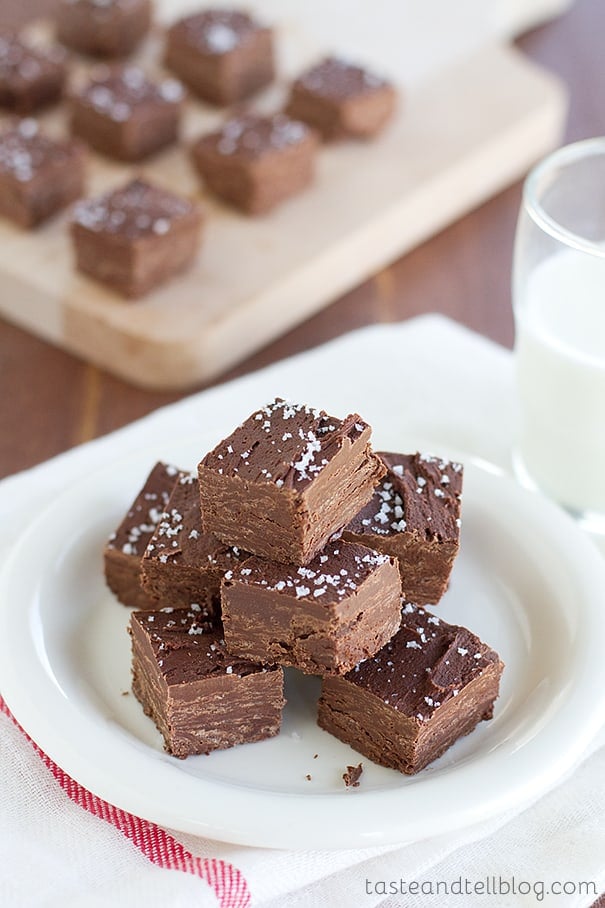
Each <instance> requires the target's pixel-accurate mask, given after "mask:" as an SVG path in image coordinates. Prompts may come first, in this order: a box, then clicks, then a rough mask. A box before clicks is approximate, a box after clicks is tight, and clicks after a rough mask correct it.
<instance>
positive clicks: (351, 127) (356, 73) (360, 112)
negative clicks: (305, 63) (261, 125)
mask: <svg viewBox="0 0 605 908" xmlns="http://www.w3.org/2000/svg"><path fill="white" fill-rule="evenodd" d="M396 101H397V92H396V91H395V89H394V87H393V86H392V85H391V84H390V83H389V82H387V81H386V80H385V79H382V78H380V76H377V75H375V74H374V73H371V72H369V71H368V70H367V69H364V68H363V67H361V66H356V65H355V64H354V63H349V62H347V61H345V60H340V59H338V58H336V57H329V58H327V59H326V60H322V62H321V63H319V64H317V66H314V67H313V68H312V69H309V70H308V71H307V72H305V73H303V75H302V76H300V77H299V78H298V79H297V80H296V81H295V82H294V84H293V86H292V92H291V95H290V100H289V101H288V104H287V107H286V112H287V113H288V114H289V115H290V116H291V117H294V118H295V119H297V120H303V121H304V122H305V123H308V124H309V125H310V126H312V127H313V128H314V129H316V130H317V131H318V132H319V133H321V135H322V136H323V138H324V139H326V140H332V139H341V138H347V137H350V138H358V139H369V138H371V137H372V136H375V135H376V134H377V133H378V132H380V130H381V129H383V128H384V126H385V125H386V124H387V122H388V121H389V120H390V119H391V117H392V115H393V112H394V110H395V104H396Z"/></svg>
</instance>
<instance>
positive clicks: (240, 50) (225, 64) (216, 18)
mask: <svg viewBox="0 0 605 908" xmlns="http://www.w3.org/2000/svg"><path fill="white" fill-rule="evenodd" d="M164 62H165V64H166V66H167V67H168V69H171V70H172V71H173V72H174V73H176V75H177V76H178V77H179V79H182V81H183V82H184V83H185V84H186V85H187V86H188V87H189V88H190V89H191V91H192V92H194V94H196V95H198V97H200V98H203V99H204V100H205V101H209V102H210V103H211V104H218V105H228V104H234V103H235V102H237V101H242V100H244V99H245V98H249V97H250V96H251V95H253V94H255V93H256V92H257V91H259V90H260V89H261V88H264V87H265V86H266V85H268V84H269V83H270V82H272V81H273V79H274V76H275V65H274V62H273V35H272V32H271V29H269V28H265V27H264V26H262V25H260V24H259V23H258V22H256V21H255V20H254V19H252V18H251V17H250V16H249V15H248V14H247V13H245V12H238V11H237V10H224V9H208V10H205V11H203V12H199V13H195V14H194V15H191V16H187V17H186V18H184V19H180V20H179V21H178V22H176V23H175V24H174V25H173V26H172V28H170V29H169V31H168V35H167V39H166V51H165V57H164Z"/></svg>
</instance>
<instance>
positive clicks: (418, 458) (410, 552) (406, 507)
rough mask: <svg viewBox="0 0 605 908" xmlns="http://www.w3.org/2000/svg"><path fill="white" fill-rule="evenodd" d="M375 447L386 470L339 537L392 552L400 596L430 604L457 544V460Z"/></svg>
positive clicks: (442, 588) (459, 485)
mask: <svg viewBox="0 0 605 908" xmlns="http://www.w3.org/2000/svg"><path fill="white" fill-rule="evenodd" d="M376 453H377V456H378V457H380V459H381V461H382V462H383V464H384V466H385V468H386V470H387V473H386V476H384V477H383V478H382V480H381V481H380V483H379V484H378V485H377V487H376V489H375V490H374V493H373V496H372V498H371V500H370V501H369V502H368V503H367V504H366V505H365V506H364V507H363V508H362V509H361V510H360V512H359V513H358V514H356V515H355V517H354V518H353V519H352V520H351V521H350V523H349V524H348V525H347V526H346V527H345V529H344V530H343V538H344V539H347V540H348V541H349V542H357V543H359V544H360V545H367V546H369V547H370V548H375V549H376V550H377V551H380V552H385V553H386V554H388V555H392V556H393V557H394V558H397V560H398V562H399V567H400V571H401V582H402V586H403V592H404V595H405V597H406V598H407V599H409V600H411V601H413V602H415V603H416V604H418V605H427V604H432V605H436V604H437V603H438V602H439V600H440V599H441V597H442V595H443V593H444V592H445V591H446V589H447V587H448V583H449V579H450V575H451V571H452V567H453V564H454V561H455V559H456V556H457V554H458V550H459V547H460V526H461V517H460V510H461V495H462V481H463V472H464V471H463V466H462V464H460V463H457V462H456V461H451V460H447V459H446V458H443V457H437V456H435V455H433V454H421V453H416V454H395V453H391V452H386V451H378V452H376Z"/></svg>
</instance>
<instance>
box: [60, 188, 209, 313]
mask: <svg viewBox="0 0 605 908" xmlns="http://www.w3.org/2000/svg"><path fill="white" fill-rule="evenodd" d="M201 227H202V214H201V211H200V209H199V207H198V206H197V205H196V204H195V203H193V202H190V201H189V200H188V199H185V198H182V197H181V196H178V195H175V193H173V192H170V191H169V190H167V189H162V188H160V187H158V186H154V185H152V184H151V183H148V182H145V181H144V180H140V179H135V180H132V181H131V182H129V183H128V184H127V185H126V186H123V187H120V188H119V189H114V190H113V191H110V192H107V193H105V195H102V196H98V197H96V198H94V199H84V200H83V201H81V202H78V204H77V205H76V206H75V208H74V214H73V220H72V224H71V236H72V241H73V246H74V250H75V256H76V265H77V267H78V269H79V270H80V271H82V272H83V273H84V274H87V275H89V276H90V277H92V278H94V279H95V280H97V281H100V282H101V283H104V284H107V285H108V286H109V287H110V288H111V289H113V290H115V291H116V292H117V293H120V294H121V295H122V296H125V297H127V298H136V297H140V296H144V295H145V294H146V293H148V292H149V291H151V290H153V289H155V287H157V286H159V285H160V284H162V283H163V282H164V281H166V280H168V278H170V277H173V276H174V275H175V274H177V273H179V272H181V271H183V270H184V269H185V268H187V267H188V266H189V265H191V264H192V262H193V260H194V259H195V257H196V255H197V252H198V246H199V240H200V232H201Z"/></svg>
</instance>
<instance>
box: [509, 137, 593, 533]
mask: <svg viewBox="0 0 605 908" xmlns="http://www.w3.org/2000/svg"><path fill="white" fill-rule="evenodd" d="M513 304H514V312H515V332H516V343H515V352H516V378H517V388H518V399H519V405H520V424H519V437H518V443H517V447H516V450H515V454H514V460H515V470H516V472H517V475H518V477H519V479H520V480H521V481H522V482H524V483H525V484H529V485H533V486H534V487H538V488H539V489H541V490H542V491H543V492H544V493H545V494H546V495H548V496H549V497H550V498H553V499H554V500H555V501H557V502H558V503H559V504H561V505H562V506H563V507H565V508H566V509H567V510H569V511H570V512H572V513H573V514H574V516H576V517H577V518H579V519H581V520H582V522H583V523H584V524H585V525H586V527H587V528H588V529H592V530H593V531H596V532H597V533H605V138H598V139H588V140H586V141H583V142H577V143H575V144H574V145H569V146H567V147H566V148H561V149H559V150H558V151H555V152H554V153H553V154H551V155H550V156H549V157H547V158H546V159H545V160H543V161H542V162H541V163H540V164H538V165H537V166H536V167H535V168H534V169H533V171H532V172H531V173H530V174H529V176H528V178H527V180H526V182H525V186H524V192H523V205H522V208H521V213H520V216H519V223H518V226H517V235H516V241H515V256H514V270H513Z"/></svg>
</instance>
